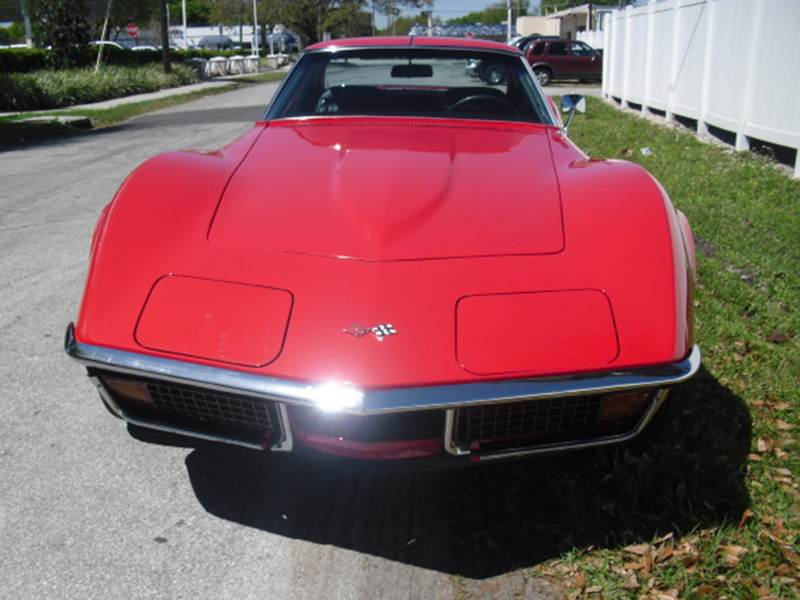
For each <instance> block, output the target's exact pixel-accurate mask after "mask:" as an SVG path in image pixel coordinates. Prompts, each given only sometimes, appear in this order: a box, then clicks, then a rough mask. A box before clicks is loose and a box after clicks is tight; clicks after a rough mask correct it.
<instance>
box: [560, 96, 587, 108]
mask: <svg viewBox="0 0 800 600" xmlns="http://www.w3.org/2000/svg"><path fill="white" fill-rule="evenodd" d="M576 110H577V111H578V112H579V113H585V112H586V98H584V97H583V96H581V95H580V94H564V95H563V96H561V112H572V111H576Z"/></svg>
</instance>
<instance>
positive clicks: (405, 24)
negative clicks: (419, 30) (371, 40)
mask: <svg viewBox="0 0 800 600" xmlns="http://www.w3.org/2000/svg"><path fill="white" fill-rule="evenodd" d="M428 14H429V13H428V11H422V12H421V13H419V14H418V15H412V16H409V17H405V16H399V17H397V19H395V21H394V23H392V26H393V27H394V34H395V35H408V32H409V31H411V28H412V27H413V26H414V25H417V24H420V25H427V24H428ZM433 24H435V25H441V24H442V20H441V19H440V18H439V17H434V18H433ZM391 32H392V29H391V28H387V29H383V30H381V31H379V32H378V33H379V34H381V35H388V34H390V33H391Z"/></svg>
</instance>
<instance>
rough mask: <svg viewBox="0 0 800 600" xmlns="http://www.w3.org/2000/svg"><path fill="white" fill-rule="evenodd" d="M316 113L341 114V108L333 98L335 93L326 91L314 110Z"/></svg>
mask: <svg viewBox="0 0 800 600" xmlns="http://www.w3.org/2000/svg"><path fill="white" fill-rule="evenodd" d="M314 112H316V113H335V112H339V106H338V105H337V104H336V100H335V99H334V97H333V92H331V91H330V90H325V91H324V92H323V93H322V95H321V96H320V97H319V100H317V106H316V108H315V109H314Z"/></svg>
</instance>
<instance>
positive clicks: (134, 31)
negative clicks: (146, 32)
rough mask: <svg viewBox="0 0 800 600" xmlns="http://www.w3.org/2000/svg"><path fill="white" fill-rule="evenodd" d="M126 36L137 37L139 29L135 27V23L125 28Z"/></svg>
mask: <svg viewBox="0 0 800 600" xmlns="http://www.w3.org/2000/svg"><path fill="white" fill-rule="evenodd" d="M127 30H128V35H129V36H131V37H132V38H135V37H139V28H138V27H137V26H136V24H135V23H131V24H130V25H128V27H127Z"/></svg>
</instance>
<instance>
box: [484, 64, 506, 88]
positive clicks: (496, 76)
mask: <svg viewBox="0 0 800 600" xmlns="http://www.w3.org/2000/svg"><path fill="white" fill-rule="evenodd" d="M484 76H485V79H486V83H488V84H489V85H500V84H501V83H503V82H504V81H505V79H506V78H505V73H503V69H501V68H500V67H489V68H488V69H487V70H486V73H484Z"/></svg>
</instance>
